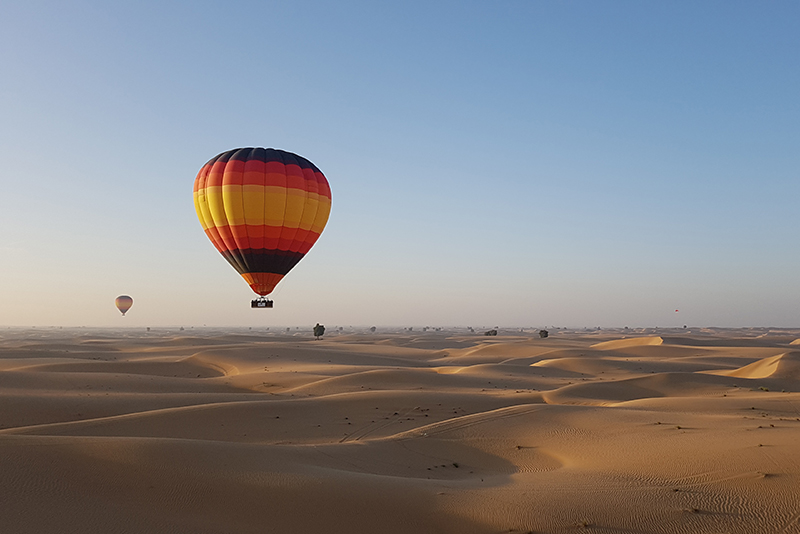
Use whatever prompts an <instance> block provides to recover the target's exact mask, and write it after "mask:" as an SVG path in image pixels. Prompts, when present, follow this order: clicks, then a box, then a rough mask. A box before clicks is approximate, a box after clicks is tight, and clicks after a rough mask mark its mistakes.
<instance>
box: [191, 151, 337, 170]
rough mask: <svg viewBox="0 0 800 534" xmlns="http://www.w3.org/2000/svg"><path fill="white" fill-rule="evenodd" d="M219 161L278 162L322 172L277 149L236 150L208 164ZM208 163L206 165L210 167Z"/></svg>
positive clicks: (297, 157) (222, 154)
mask: <svg viewBox="0 0 800 534" xmlns="http://www.w3.org/2000/svg"><path fill="white" fill-rule="evenodd" d="M218 160H219V161H224V162H228V161H249V160H256V161H263V162H265V163H269V162H272V161H277V162H279V163H284V164H287V165H291V164H294V165H297V166H298V167H300V168H301V169H311V170H312V171H314V172H320V173H321V172H322V171H320V170H319V169H318V168H317V166H316V165H314V164H313V163H311V162H310V161H308V160H307V159H306V158H304V157H302V156H298V155H297V154H294V153H292V152H287V151H285V150H278V149H276V148H254V147H246V148H234V149H233V150H228V151H225V152H222V153H221V154H218V155H217V156H216V157H213V158H211V159H210V160H209V162H208V163H213V162H215V161H218ZM208 163H207V164H206V165H208Z"/></svg>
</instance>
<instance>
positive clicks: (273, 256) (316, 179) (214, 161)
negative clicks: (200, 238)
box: [194, 148, 331, 308]
mask: <svg viewBox="0 0 800 534" xmlns="http://www.w3.org/2000/svg"><path fill="white" fill-rule="evenodd" d="M194 206H195V210H196V211H197V217H198V218H199V219H200V224H201V225H202V226H203V230H205V233H206V235H207V236H208V238H209V239H210V240H211V242H212V243H213V244H214V246H215V247H216V248H217V250H218V251H219V252H220V253H221V254H222V256H223V257H224V258H225V259H226V260H228V263H230V264H231V265H232V266H233V268H234V269H236V271H237V272H238V273H239V274H240V275H242V278H244V279H245V281H246V282H247V283H248V284H249V285H250V288H251V289H252V290H253V291H254V292H255V293H256V294H258V295H260V296H261V298H260V299H256V300H254V301H253V302H252V306H253V307H254V308H271V307H272V301H270V300H267V299H265V298H264V297H266V296H267V295H269V294H270V293H272V291H273V289H275V286H276V285H277V284H278V282H280V281H281V279H282V278H283V277H284V276H286V273H288V272H289V271H290V270H291V269H292V267H294V266H295V265H297V262H299V261H300V260H301V259H302V258H303V256H305V254H306V253H307V252H308V251H309V249H311V247H312V246H313V245H314V243H316V241H317V239H318V238H319V235H320V233H322V230H323V228H325V224H326V223H327V222H328V215H329V214H330V209H331V190H330V186H329V185H328V180H326V179H325V176H324V175H323V174H322V172H321V171H320V170H319V169H318V168H317V167H316V166H315V165H314V164H313V163H311V162H310V161H308V160H307V159H305V158H303V157H300V156H298V155H297V154H292V153H291V152H285V151H283V150H276V149H273V148H237V149H234V150H228V151H227V152H223V153H222V154H219V155H218V156H216V157H214V158H211V160H209V161H208V163H206V164H205V165H204V166H203V168H202V169H200V172H199V173H197V178H196V179H195V181H194Z"/></svg>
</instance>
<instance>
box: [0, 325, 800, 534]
mask: <svg viewBox="0 0 800 534" xmlns="http://www.w3.org/2000/svg"><path fill="white" fill-rule="evenodd" d="M537 333H538V332H537V331H535V330H531V331H528V332H525V331H523V332H520V331H519V330H515V331H508V332H506V331H502V330H501V332H500V335H498V336H497V337H496V338H491V339H487V338H486V337H484V336H481V335H477V334H472V333H470V332H467V331H466V329H449V330H448V329H442V330H441V331H427V332H416V331H415V332H406V331H402V330H400V329H396V330H394V331H379V332H376V333H372V332H369V331H368V330H366V329H363V330H358V329H348V331H344V332H342V333H335V334H333V335H326V336H325V338H324V339H323V340H321V341H315V340H314V339H313V337H312V336H311V335H310V332H308V331H301V330H295V329H293V330H290V332H289V333H286V332H285V331H284V332H282V333H278V332H265V331H261V332H258V331H248V330H221V329H217V330H213V329H206V330H204V329H193V330H191V331H189V330H187V331H180V332H175V331H162V332H159V331H154V332H147V333H143V332H136V331H130V330H120V331H109V330H97V331H89V330H86V329H83V330H75V331H69V330H47V331H45V330H36V331H32V330H27V331H26V330H18V331H14V330H11V331H4V332H3V335H2V338H0V403H1V404H0V406H2V411H0V454H2V458H3V459H4V467H3V469H2V470H0V501H2V502H3V503H4V504H5V505H4V506H3V507H0V531H2V532H23V533H24V532H112V531H113V532H165V533H166V532H169V533H183V532H186V533H189V532H201V533H223V532H254V533H255V532H264V531H275V532H290V533H291V532H309V531H312V530H320V531H324V532H332V533H336V532H389V533H392V532H398V533H399V532H422V533H427V532H430V533H434V532H436V533H449V532H453V533H456V532H458V533H461V532H475V533H484V532H486V533H496V532H547V533H570V532H574V531H575V530H576V529H588V530H591V531H595V532H620V531H624V532H644V533H650V532H653V533H673V532H698V533H714V532H742V533H744V532H784V533H792V532H795V533H798V532H800V515H799V514H800V510H798V508H797V502H798V498H800V495H798V492H799V490H798V489H797V488H800V457H798V455H797V443H799V442H800V352H797V351H794V350H792V346H793V345H797V343H794V341H795V340H797V339H800V332H794V331H786V330H781V331H777V330H770V329H763V330H757V329H738V330H724V329H705V330H692V331H686V330H683V329H675V330H673V331H670V330H667V329H662V330H661V331H652V330H651V331H641V332H630V331H623V330H617V331H608V330H605V331H596V330H595V331H588V332H583V331H565V330H560V331H554V332H552V333H551V336H550V337H549V338H546V339H541V338H539V337H538V335H537Z"/></svg>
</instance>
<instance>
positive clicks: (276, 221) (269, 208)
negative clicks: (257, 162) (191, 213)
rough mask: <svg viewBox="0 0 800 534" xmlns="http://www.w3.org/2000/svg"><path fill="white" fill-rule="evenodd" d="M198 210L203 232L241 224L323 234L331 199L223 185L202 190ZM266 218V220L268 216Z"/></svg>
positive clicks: (297, 191) (270, 188)
mask: <svg viewBox="0 0 800 534" xmlns="http://www.w3.org/2000/svg"><path fill="white" fill-rule="evenodd" d="M194 201H195V210H196V211H197V214H198V218H199V219H200V224H201V225H202V227H203V229H204V230H207V229H208V228H212V227H219V226H228V225H231V226H234V225H241V224H249V225H254V226H255V225H263V224H267V225H270V226H283V227H285V228H300V229H301V230H311V231H314V232H317V233H319V232H321V231H322V229H323V228H324V227H325V224H326V223H327V221H328V217H329V215H330V209H331V201H330V199H329V198H328V197H326V196H323V195H319V194H318V193H311V192H307V191H304V190H302V189H297V188H291V189H286V188H283V187H277V186H266V187H264V186H260V185H244V186H242V185H224V186H221V187H220V186H210V187H205V188H202V189H199V190H198V191H197V192H195V194H194ZM265 214H266V216H265Z"/></svg>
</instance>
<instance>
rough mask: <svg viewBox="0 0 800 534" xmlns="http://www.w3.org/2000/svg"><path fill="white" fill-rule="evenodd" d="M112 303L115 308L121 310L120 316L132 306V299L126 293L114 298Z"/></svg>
mask: <svg viewBox="0 0 800 534" xmlns="http://www.w3.org/2000/svg"><path fill="white" fill-rule="evenodd" d="M114 304H115V305H116V307H117V309H118V310H119V311H120V312H122V316H123V317H125V312H127V311H128V310H130V309H131V306H133V299H132V298H130V297H129V296H128V295H120V296H118V297H117V298H116V300H114Z"/></svg>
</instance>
